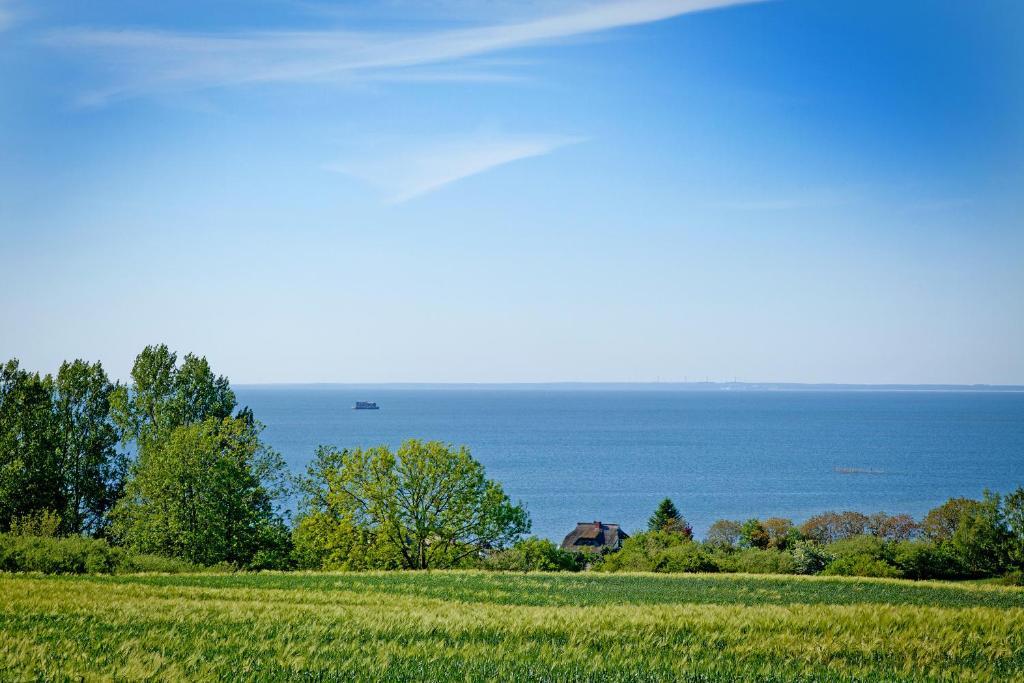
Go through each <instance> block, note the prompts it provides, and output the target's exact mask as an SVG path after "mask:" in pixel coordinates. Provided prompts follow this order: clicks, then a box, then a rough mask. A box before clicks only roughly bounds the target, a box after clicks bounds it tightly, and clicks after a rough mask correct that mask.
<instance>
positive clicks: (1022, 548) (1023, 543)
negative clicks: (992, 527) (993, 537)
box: [1003, 486, 1024, 571]
mask: <svg viewBox="0 0 1024 683" xmlns="http://www.w3.org/2000/svg"><path fill="white" fill-rule="evenodd" d="M1003 518H1004V521H1005V524H1006V531H1007V533H1008V537H1007V549H1006V557H1007V560H1008V561H1009V562H1010V564H1011V566H1013V567H1016V568H1017V570H1018V571H1020V570H1024V486H1018V487H1017V490H1015V491H1014V492H1013V493H1010V494H1009V495H1007V496H1006V497H1005V498H1003Z"/></svg>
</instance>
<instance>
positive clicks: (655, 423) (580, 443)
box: [236, 385, 1024, 540]
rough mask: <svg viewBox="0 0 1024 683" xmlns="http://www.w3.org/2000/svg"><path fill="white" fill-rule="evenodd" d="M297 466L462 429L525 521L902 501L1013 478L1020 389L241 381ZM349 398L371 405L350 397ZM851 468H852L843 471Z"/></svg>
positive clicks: (931, 499) (723, 514) (457, 436)
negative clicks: (348, 450) (673, 507)
mask: <svg viewBox="0 0 1024 683" xmlns="http://www.w3.org/2000/svg"><path fill="white" fill-rule="evenodd" d="M236 393H237V394H238V398H239V402H240V403H242V404H245V405H249V406H250V407H251V408H252V409H253V410H254V411H255V413H256V416H257V417H258V418H259V419H260V420H261V421H263V423H264V424H266V431H265V432H264V436H265V438H266V440H267V441H268V442H269V444H270V445H271V446H273V447H274V448H275V449H276V450H278V451H279V452H280V453H281V454H282V455H283V456H284V458H285V460H286V461H287V463H288V465H289V466H290V467H291V468H292V469H293V470H294V471H296V472H299V471H302V470H303V469H304V468H305V466H306V464H307V463H308V462H309V460H310V458H311V457H312V455H313V452H314V450H315V449H316V447H317V444H333V445H336V446H338V447H354V446H372V445H379V444H389V445H391V446H397V445H398V444H399V443H400V442H401V441H403V440H404V439H406V438H409V437H417V438H421V439H439V440H442V441H448V442H451V443H455V444H466V445H467V446H469V448H470V449H471V450H472V452H473V455H474V456H475V457H476V458H477V459H478V460H480V461H481V462H482V463H483V464H484V465H485V466H486V468H487V472H488V476H489V477H491V478H492V479H497V480H498V481H500V482H501V483H502V484H503V485H504V487H505V490H506V492H508V493H509V494H510V496H511V497H512V498H513V499H517V500H520V501H522V502H524V503H525V504H526V506H527V507H528V509H529V511H530V515H531V517H532V519H533V527H534V532H535V533H536V534H537V535H540V536H544V537H548V538H551V539H555V540H561V538H562V536H564V535H565V534H566V533H567V532H568V531H569V530H570V529H572V527H573V526H574V524H575V523H576V522H577V521H584V520H597V519H600V520H602V521H605V522H617V523H620V524H622V525H624V527H625V528H626V529H627V530H633V529H639V528H641V527H643V526H645V523H646V519H647V517H648V516H649V515H650V513H651V511H652V510H653V508H654V507H655V505H657V503H658V501H660V500H661V499H662V498H664V497H666V496H669V497H671V498H672V499H673V500H674V501H675V502H676V504H677V506H678V507H679V508H680V510H681V511H682V512H683V513H684V515H685V516H686V517H687V519H689V520H690V522H691V523H692V524H693V526H694V530H695V531H696V532H697V534H698V535H702V534H703V532H704V531H705V530H706V529H707V527H708V526H709V525H710V524H711V523H712V522H713V521H714V520H716V519H719V518H730V519H746V518H749V517H754V516H757V517H766V516H783V517H790V518H792V519H794V520H795V521H798V522H799V521H800V520H803V519H805V518H806V517H808V516H810V515H812V514H814V513H817V512H821V511H824V510H829V509H852V510H861V511H864V512H873V511H878V510H884V511H886V512H890V513H896V512H908V513H911V514H913V515H915V516H919V515H921V514H923V513H925V512H926V511H927V510H929V509H930V508H932V507H934V506H935V505H937V504H939V503H941V502H943V501H944V500H945V499H946V498H948V497H950V496H972V497H978V496H980V495H981V493H982V490H983V489H984V488H986V487H988V488H990V489H992V490H996V491H1007V490H1012V489H1013V488H1015V487H1017V486H1019V485H1024V393H983V392H885V391H878V392H845V391H843V392H822V391H749V390H748V391H689V390H671V391H669V390H615V389H611V390H596V389H563V388H552V389H522V388H505V389H500V388H496V389H477V388H472V389H398V388H393V387H362V388H354V387H346V386H329V385H320V386H318V385H310V386H288V387H284V386H279V387H269V386H260V387H257V386H242V387H236ZM356 400H368V401H376V402H377V403H379V404H380V406H381V409H380V410H377V411H368V410H359V411H356V410H352V409H351V408H352V405H353V404H354V402H355V401H356ZM851 470H852V471H854V473H850V471H851Z"/></svg>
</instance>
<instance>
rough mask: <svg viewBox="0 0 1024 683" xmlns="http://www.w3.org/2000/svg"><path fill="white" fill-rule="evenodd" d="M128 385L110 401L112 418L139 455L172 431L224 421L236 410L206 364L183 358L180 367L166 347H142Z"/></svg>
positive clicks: (232, 398) (222, 381) (230, 395)
mask: <svg viewBox="0 0 1024 683" xmlns="http://www.w3.org/2000/svg"><path fill="white" fill-rule="evenodd" d="M131 378H132V381H131V384H130V385H128V386H123V385H122V386H119V387H118V388H117V390H116V391H115V392H114V393H113V395H112V396H111V403H112V408H113V411H112V414H113V417H114V419H115V420H116V422H117V424H118V425H119V426H120V427H121V428H122V429H123V430H124V434H125V436H126V437H127V438H129V439H133V440H135V442H136V443H137V445H138V447H139V450H140V451H141V450H142V449H143V448H145V447H146V445H147V444H148V443H150V442H157V441H160V440H161V439H166V438H167V437H168V435H169V434H170V433H171V432H172V431H174V429H175V428H177V427H181V426H184V425H190V424H195V423H197V422H202V421H203V420H206V419H209V418H215V419H220V420H222V419H224V418H226V417H229V416H230V415H231V413H232V411H233V410H234V408H235V394H234V392H233V391H232V390H231V385H230V383H229V382H228V379H227V378H226V377H224V376H223V375H220V376H215V375H214V374H213V371H212V370H211V369H210V364H209V363H208V362H207V360H206V358H202V357H198V356H194V355H192V354H187V355H186V356H185V358H184V359H183V361H182V362H181V364H180V365H179V364H178V356H177V354H176V353H174V352H172V351H170V350H169V349H168V348H167V346H166V345H164V344H160V345H158V346H147V347H146V348H145V349H143V350H142V353H140V354H139V355H138V356H137V357H136V359H135V363H134V364H133V366H132V372H131Z"/></svg>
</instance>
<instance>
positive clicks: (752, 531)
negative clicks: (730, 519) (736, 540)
mask: <svg viewBox="0 0 1024 683" xmlns="http://www.w3.org/2000/svg"><path fill="white" fill-rule="evenodd" d="M770 542H771V537H770V536H769V535H768V530H767V529H766V528H765V527H764V524H762V523H761V520H759V519H748V520H747V521H746V522H744V523H743V526H742V527H741V528H740V546H742V547H744V548H759V549H761V550H764V549H765V548H767V547H768V544H769V543H770Z"/></svg>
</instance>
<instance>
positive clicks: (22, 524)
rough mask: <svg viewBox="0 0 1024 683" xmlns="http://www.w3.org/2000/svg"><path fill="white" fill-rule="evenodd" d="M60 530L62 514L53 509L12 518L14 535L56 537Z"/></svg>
mask: <svg viewBox="0 0 1024 683" xmlns="http://www.w3.org/2000/svg"><path fill="white" fill-rule="evenodd" d="M59 530H60V515H59V514H57V513H56V512H54V511H53V510H38V511H36V512H30V513H28V514H25V515H21V516H20V517H15V518H14V519H12V520H11V535H12V536H41V537H43V538H56V537H57V536H58V535H59Z"/></svg>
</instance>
